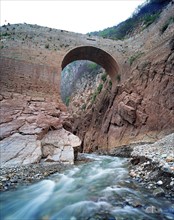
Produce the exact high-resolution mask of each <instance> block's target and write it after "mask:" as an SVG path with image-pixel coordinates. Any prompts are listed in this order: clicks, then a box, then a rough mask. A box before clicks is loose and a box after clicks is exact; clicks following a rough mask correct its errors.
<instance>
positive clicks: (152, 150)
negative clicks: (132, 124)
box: [0, 134, 174, 200]
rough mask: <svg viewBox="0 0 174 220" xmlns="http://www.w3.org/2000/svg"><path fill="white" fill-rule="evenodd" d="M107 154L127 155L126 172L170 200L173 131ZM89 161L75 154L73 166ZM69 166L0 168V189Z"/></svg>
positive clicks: (173, 176)
mask: <svg viewBox="0 0 174 220" xmlns="http://www.w3.org/2000/svg"><path fill="white" fill-rule="evenodd" d="M109 155H111V156H119V157H129V158H130V166H129V175H130V177H131V178H133V180H135V181H136V182H138V183H139V184H140V185H142V186H144V187H145V188H147V189H149V190H151V191H152V193H153V194H154V196H165V197H166V198H168V199H173V200H174V169H173V168H174V134H171V135H168V136H166V137H165V138H163V139H161V140H159V141H158V142H155V143H153V144H150V143H149V144H147V143H146V144H136V145H131V146H123V147H120V148H115V149H113V150H112V152H109ZM89 161H91V160H90V159H89V158H85V157H84V156H83V155H82V154H79V155H78V158H77V161H75V165H73V166H76V165H79V164H82V163H87V162H89ZM69 168H72V165H65V164H63V163H58V162H56V163H54V162H42V163H39V164H31V165H26V166H18V167H17V166H16V167H12V168H1V170H0V191H6V190H10V189H15V188H18V187H19V186H21V185H29V184H31V183H34V182H38V181H39V180H41V179H44V178H47V177H48V176H50V175H51V174H53V173H56V172H59V173H61V172H63V171H64V170H66V169H69Z"/></svg>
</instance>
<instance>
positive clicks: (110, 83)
mask: <svg viewBox="0 0 174 220" xmlns="http://www.w3.org/2000/svg"><path fill="white" fill-rule="evenodd" d="M109 87H110V89H111V88H112V81H111V80H109Z"/></svg>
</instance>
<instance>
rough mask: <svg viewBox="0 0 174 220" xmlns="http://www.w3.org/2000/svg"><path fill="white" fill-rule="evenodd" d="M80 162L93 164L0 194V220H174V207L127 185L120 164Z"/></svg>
mask: <svg viewBox="0 0 174 220" xmlns="http://www.w3.org/2000/svg"><path fill="white" fill-rule="evenodd" d="M86 157H90V158H91V159H94V161H92V162H88V163H86V164H81V165H78V166H76V167H73V168H72V169H69V170H66V171H65V172H64V173H62V174H60V173H59V174H58V173H57V174H54V175H53V176H51V177H50V178H49V179H47V180H42V181H40V182H38V183H36V184H33V185H30V186H26V187H21V188H20V189H18V190H16V191H8V192H3V193H1V194H0V203H1V206H0V213H1V216H0V217H1V219H3V220H101V219H102V220H131V219H132V220H133V219H136V220H151V219H152V220H153V219H158V220H160V219H161V220H162V219H174V207H173V205H172V204H171V203H170V202H169V201H167V200H165V199H164V198H154V197H153V196H152V194H150V193H148V192H147V191H145V189H142V188H140V186H137V185H136V184H135V183H134V182H133V181H132V180H130V179H129V176H128V162H127V160H126V159H123V158H115V157H109V156H96V155H86ZM151 209H153V211H149V210H151ZM149 212H150V213H149ZM151 212H153V213H151Z"/></svg>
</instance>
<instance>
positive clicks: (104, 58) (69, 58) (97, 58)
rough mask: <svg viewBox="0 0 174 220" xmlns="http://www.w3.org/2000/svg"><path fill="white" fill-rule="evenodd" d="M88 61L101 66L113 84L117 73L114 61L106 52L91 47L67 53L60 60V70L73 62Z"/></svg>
mask: <svg viewBox="0 0 174 220" xmlns="http://www.w3.org/2000/svg"><path fill="white" fill-rule="evenodd" d="M77 60H90V61H92V62H95V63H97V64H99V65H100V66H102V67H103V68H104V69H105V70H106V72H107V74H108V75H109V76H110V78H111V80H112V82H113V83H114V82H115V79H116V76H117V73H118V70H119V68H118V64H117V62H116V61H115V59H114V58H113V57H112V56H111V55H110V54H109V53H107V52H106V51H104V50H102V49H100V48H97V47H93V46H80V47H76V48H74V49H71V50H70V51H68V52H67V54H66V55H65V56H64V58H63V60H62V66H61V67H62V70H63V69H64V68H65V67H66V66H67V65H68V64H69V63H72V62H73V61H77Z"/></svg>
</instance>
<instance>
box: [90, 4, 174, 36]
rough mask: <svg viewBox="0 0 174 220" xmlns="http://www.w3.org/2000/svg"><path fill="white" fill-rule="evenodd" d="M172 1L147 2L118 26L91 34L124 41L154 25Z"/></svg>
mask: <svg viewBox="0 0 174 220" xmlns="http://www.w3.org/2000/svg"><path fill="white" fill-rule="evenodd" d="M171 1H172V0H146V2H145V3H144V4H142V5H141V6H139V7H138V8H137V9H136V10H135V12H134V13H133V15H132V16H131V17H130V18H128V19H127V20H125V21H123V22H121V23H120V24H118V25H117V26H114V27H109V28H106V29H104V30H102V31H95V32H91V33H89V34H90V35H94V36H101V37H104V38H111V39H113V40H118V39H120V40H122V39H124V38H126V37H129V36H130V35H131V34H133V33H134V32H135V30H136V29H137V28H139V31H140V30H143V29H144V28H147V27H148V26H149V25H151V24H152V23H154V22H155V21H156V20H157V19H158V17H159V15H160V13H161V12H162V10H163V8H164V7H165V6H166V5H167V4H169V3H170V2H171ZM135 33H136V32H135Z"/></svg>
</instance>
